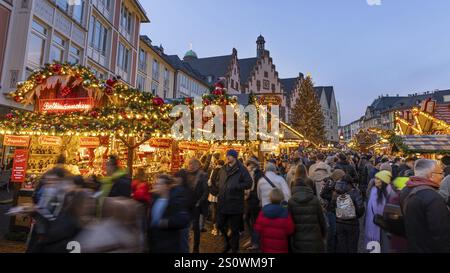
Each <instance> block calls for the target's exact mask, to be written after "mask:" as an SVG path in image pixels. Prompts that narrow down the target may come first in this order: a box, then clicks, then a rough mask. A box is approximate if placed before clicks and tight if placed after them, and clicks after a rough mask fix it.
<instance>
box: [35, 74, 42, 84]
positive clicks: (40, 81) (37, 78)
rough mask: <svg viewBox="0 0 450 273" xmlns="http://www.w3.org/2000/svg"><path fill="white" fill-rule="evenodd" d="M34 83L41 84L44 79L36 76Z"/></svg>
mask: <svg viewBox="0 0 450 273" xmlns="http://www.w3.org/2000/svg"><path fill="white" fill-rule="evenodd" d="M35 81H36V83H37V84H41V83H43V82H44V78H43V77H42V76H41V75H38V76H36V78H35Z"/></svg>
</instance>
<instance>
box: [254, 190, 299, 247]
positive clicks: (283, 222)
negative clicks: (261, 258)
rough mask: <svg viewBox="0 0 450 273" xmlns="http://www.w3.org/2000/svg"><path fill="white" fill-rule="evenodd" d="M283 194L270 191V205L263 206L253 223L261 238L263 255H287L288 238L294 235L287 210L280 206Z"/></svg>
mask: <svg viewBox="0 0 450 273" xmlns="http://www.w3.org/2000/svg"><path fill="white" fill-rule="evenodd" d="M284 199H285V198H284V196H283V192H282V191H281V190H279V189H272V191H271V192H270V204H268V205H266V206H264V207H263V208H262V210H261V212H260V213H259V216H258V219H256V223H255V231H256V232H257V233H258V234H259V236H260V238H261V251H262V252H263V253H288V252H289V236H291V235H292V234H293V233H294V223H293V221H292V217H291V215H290V214H289V211H288V209H287V208H285V207H284V206H282V205H281V203H282V202H283V201H284Z"/></svg>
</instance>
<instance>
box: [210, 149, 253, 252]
mask: <svg viewBox="0 0 450 273" xmlns="http://www.w3.org/2000/svg"><path fill="white" fill-rule="evenodd" d="M237 158H238V153H237V152H236V151H235V150H229V151H228V152H227V164H226V165H225V166H223V167H222V169H220V171H219V174H218V176H219V177H218V188H219V194H218V200H217V202H218V203H217V209H218V219H217V226H218V227H219V229H220V231H221V232H222V234H223V236H224V239H225V249H224V253H227V252H228V251H229V250H230V249H231V250H232V251H233V252H234V253H237V252H238V249H239V229H240V227H241V223H242V214H243V213H244V191H245V190H247V189H250V187H251V186H252V178H251V176H250V174H249V173H248V171H247V169H246V168H245V167H244V166H243V165H242V163H240V162H239V161H238V160H237ZM228 225H230V228H231V239H230V238H229V237H228Z"/></svg>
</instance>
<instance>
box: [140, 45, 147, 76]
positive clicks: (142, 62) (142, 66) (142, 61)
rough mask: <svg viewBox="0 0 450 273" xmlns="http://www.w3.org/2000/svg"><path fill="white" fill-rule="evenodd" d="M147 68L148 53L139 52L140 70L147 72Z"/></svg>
mask: <svg viewBox="0 0 450 273" xmlns="http://www.w3.org/2000/svg"><path fill="white" fill-rule="evenodd" d="M146 67H147V52H145V51H144V50H143V49H141V50H140V51H139V70H141V71H144V72H145V68H146Z"/></svg>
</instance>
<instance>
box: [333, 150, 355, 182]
mask: <svg viewBox="0 0 450 273" xmlns="http://www.w3.org/2000/svg"><path fill="white" fill-rule="evenodd" d="M338 159H339V161H338V162H337V163H336V166H335V167H334V168H335V169H339V170H343V171H344V172H345V174H346V175H348V176H350V177H351V179H352V181H350V182H351V183H357V182H358V174H357V173H356V169H355V167H353V166H352V165H350V163H349V162H348V158H347V156H346V155H345V154H342V153H341V154H338Z"/></svg>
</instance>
